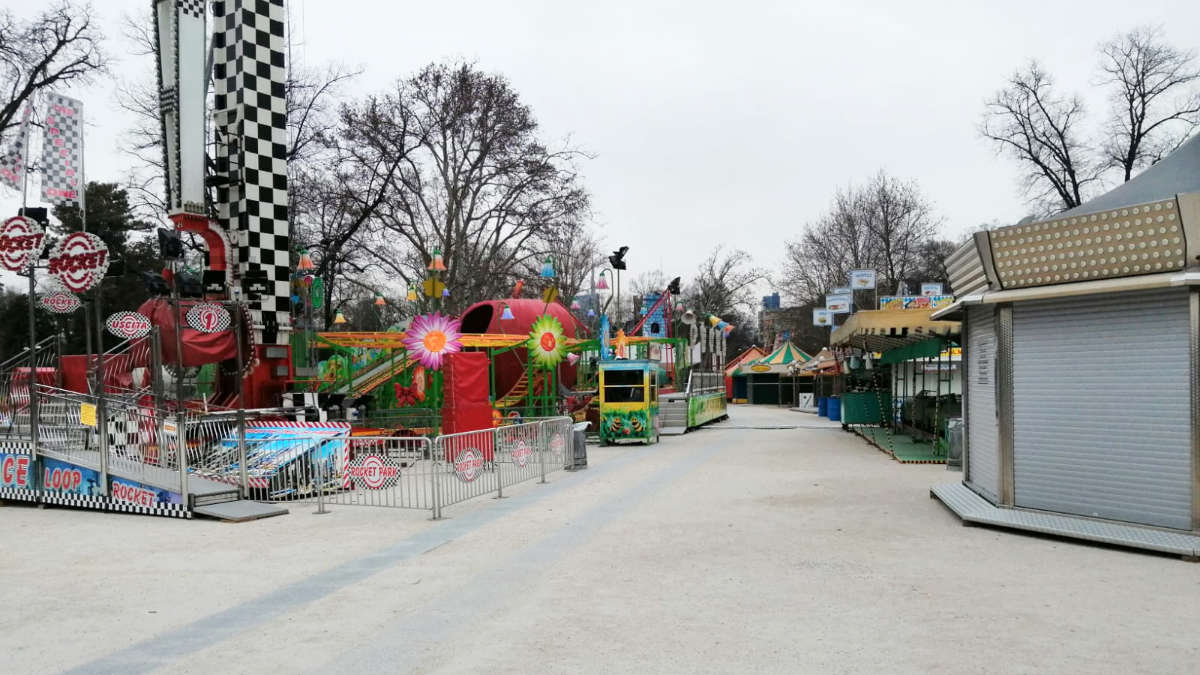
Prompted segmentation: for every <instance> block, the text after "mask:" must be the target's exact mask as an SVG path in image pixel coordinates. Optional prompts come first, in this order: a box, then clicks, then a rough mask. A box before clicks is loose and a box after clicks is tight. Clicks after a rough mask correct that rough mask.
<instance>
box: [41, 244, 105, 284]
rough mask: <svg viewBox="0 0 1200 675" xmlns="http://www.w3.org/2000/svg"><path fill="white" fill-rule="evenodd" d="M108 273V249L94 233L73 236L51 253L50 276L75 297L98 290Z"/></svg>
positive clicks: (57, 245) (55, 247)
mask: <svg viewBox="0 0 1200 675" xmlns="http://www.w3.org/2000/svg"><path fill="white" fill-rule="evenodd" d="M107 270H108V246H107V245H105V243H104V240H103V239H101V238H100V237H97V236H96V235H94V234H91V233H90V232H72V233H71V234H68V235H67V236H65V237H63V238H62V239H61V240H59V242H58V243H57V244H56V245H55V246H54V250H53V251H51V252H50V274H51V275H53V276H54V277H55V278H56V279H58V280H59V281H61V282H62V284H63V286H66V287H67V290H68V291H71V292H72V293H82V292H84V291H86V290H88V289H89V288H91V287H92V286H95V285H96V284H97V283H99V282H100V280H101V279H103V278H104V273H105V272H106V271H107Z"/></svg>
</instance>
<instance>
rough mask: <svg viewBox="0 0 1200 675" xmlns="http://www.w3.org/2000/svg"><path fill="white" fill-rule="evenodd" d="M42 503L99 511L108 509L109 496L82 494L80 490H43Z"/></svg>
mask: <svg viewBox="0 0 1200 675" xmlns="http://www.w3.org/2000/svg"><path fill="white" fill-rule="evenodd" d="M42 503H43V504H55V505H57V506H73V507H75V508H77V509H95V510H97V511H107V510H108V497H100V496H94V495H81V494H79V493H78V492H57V491H55V490H43V491H42Z"/></svg>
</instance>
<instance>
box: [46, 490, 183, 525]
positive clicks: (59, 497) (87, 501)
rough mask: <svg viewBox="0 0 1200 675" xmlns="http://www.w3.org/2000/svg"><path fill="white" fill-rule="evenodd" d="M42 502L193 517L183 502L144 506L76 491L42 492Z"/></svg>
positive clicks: (147, 514)
mask: <svg viewBox="0 0 1200 675" xmlns="http://www.w3.org/2000/svg"><path fill="white" fill-rule="evenodd" d="M41 496H42V503H44V504H51V505H55V506H70V507H72V508H77V509H93V510H96V511H116V512H118V513H137V514H141V515H144V516H166V517H169V518H191V517H192V512H191V511H190V510H188V509H186V508H184V506H183V505H182V504H155V505H153V506H142V505H140V504H129V503H126V502H118V501H115V500H112V499H109V498H108V497H100V496H93V495H81V494H78V493H75V492H54V491H51V490H46V491H43V492H42V495H41Z"/></svg>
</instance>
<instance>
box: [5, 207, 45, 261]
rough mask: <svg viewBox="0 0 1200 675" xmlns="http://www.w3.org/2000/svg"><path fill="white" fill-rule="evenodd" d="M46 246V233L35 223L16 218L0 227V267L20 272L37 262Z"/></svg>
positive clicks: (19, 217) (10, 219) (26, 219)
mask: <svg viewBox="0 0 1200 675" xmlns="http://www.w3.org/2000/svg"><path fill="white" fill-rule="evenodd" d="M45 245H46V233H45V232H43V231H42V226H41V225H38V224H37V223H36V222H34V221H32V220H30V219H28V218H23V217H21V216H16V217H13V218H9V219H8V220H6V221H4V225H3V226H0V267H3V268H4V269H6V270H8V271H10V272H20V271H22V270H24V269H26V268H28V267H29V263H30V262H31V261H34V260H37V258H38V256H39V255H41V254H42V247H43V246H45Z"/></svg>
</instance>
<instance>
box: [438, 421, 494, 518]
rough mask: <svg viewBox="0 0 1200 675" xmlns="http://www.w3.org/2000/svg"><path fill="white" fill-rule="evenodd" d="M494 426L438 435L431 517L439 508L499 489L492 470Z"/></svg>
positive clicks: (439, 512)
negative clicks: (492, 427)
mask: <svg viewBox="0 0 1200 675" xmlns="http://www.w3.org/2000/svg"><path fill="white" fill-rule="evenodd" d="M495 445H496V434H495V431H494V430H493V429H481V430H479V431H465V432H463V433H458V434H447V435H445V436H438V438H437V440H436V442H435V443H434V446H433V457H434V463H435V464H436V465H437V466H436V467H435V468H434V471H433V480H432V486H433V492H434V512H433V513H434V515H433V517H434V518H440V517H441V507H443V506H449V505H451V504H457V503H459V502H463V501H466V500H468V499H472V498H474V497H478V496H480V495H484V494H487V493H489V492H492V491H493V490H497V491H498V490H500V489H501V488H500V485H499V482H498V479H497V475H496V471H495V456H494V455H495V452H494V451H495Z"/></svg>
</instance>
